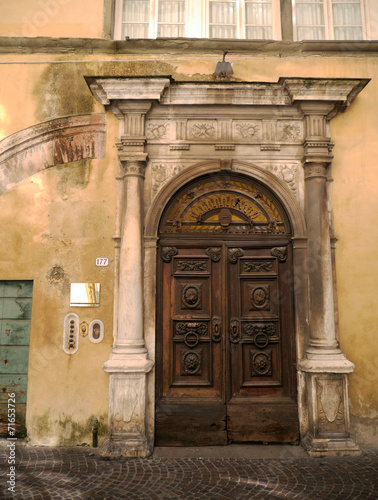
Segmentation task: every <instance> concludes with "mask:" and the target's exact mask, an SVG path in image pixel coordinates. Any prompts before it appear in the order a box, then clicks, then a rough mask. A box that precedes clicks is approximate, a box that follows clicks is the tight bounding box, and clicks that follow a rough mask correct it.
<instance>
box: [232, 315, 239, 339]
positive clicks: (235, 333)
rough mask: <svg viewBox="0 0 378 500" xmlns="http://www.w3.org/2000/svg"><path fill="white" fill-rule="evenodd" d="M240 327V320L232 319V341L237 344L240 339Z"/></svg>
mask: <svg viewBox="0 0 378 500" xmlns="http://www.w3.org/2000/svg"><path fill="white" fill-rule="evenodd" d="M239 334H240V328H239V321H238V320H237V319H232V320H231V321H230V342H232V343H233V344H237V343H238V342H239V340H240V335H239Z"/></svg>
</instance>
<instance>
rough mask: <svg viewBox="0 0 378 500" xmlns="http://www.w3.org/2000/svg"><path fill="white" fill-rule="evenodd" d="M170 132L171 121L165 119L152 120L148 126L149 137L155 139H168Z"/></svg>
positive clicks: (147, 134)
mask: <svg viewBox="0 0 378 500" xmlns="http://www.w3.org/2000/svg"><path fill="white" fill-rule="evenodd" d="M169 133H170V123H169V122H165V121H163V120H150V121H149V122H148V124H147V127H146V137H147V139H149V140H151V141H154V140H160V139H167V138H168V137H169Z"/></svg>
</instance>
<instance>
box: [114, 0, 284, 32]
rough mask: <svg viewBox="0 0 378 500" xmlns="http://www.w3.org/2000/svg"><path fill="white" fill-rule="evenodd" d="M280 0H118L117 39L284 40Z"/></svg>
mask: <svg viewBox="0 0 378 500" xmlns="http://www.w3.org/2000/svg"><path fill="white" fill-rule="evenodd" d="M279 6H280V0H117V2H116V23H115V38H116V39H121V40H124V39H125V38H126V37H129V38H156V37H163V38H168V37H172V38H178V37H190V38H240V39H249V40H252V39H273V40H280V39H281V26H280V8H279Z"/></svg>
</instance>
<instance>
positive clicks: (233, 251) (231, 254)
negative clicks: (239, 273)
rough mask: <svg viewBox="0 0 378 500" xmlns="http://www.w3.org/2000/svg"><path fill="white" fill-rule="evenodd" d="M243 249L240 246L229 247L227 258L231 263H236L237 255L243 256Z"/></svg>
mask: <svg viewBox="0 0 378 500" xmlns="http://www.w3.org/2000/svg"><path fill="white" fill-rule="evenodd" d="M243 255H244V251H243V250H242V249H241V248H229V249H228V260H229V261H230V262H231V264H236V263H237V261H238V260H239V257H243Z"/></svg>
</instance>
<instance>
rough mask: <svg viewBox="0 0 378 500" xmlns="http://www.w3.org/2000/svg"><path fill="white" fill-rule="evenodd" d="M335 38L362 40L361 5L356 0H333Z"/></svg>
mask: <svg viewBox="0 0 378 500" xmlns="http://www.w3.org/2000/svg"><path fill="white" fill-rule="evenodd" d="M332 14H333V25H334V37H335V40H362V39H363V31H362V18H361V5H360V2H359V1H357V2H356V0H349V1H348V0H333V1H332Z"/></svg>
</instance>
